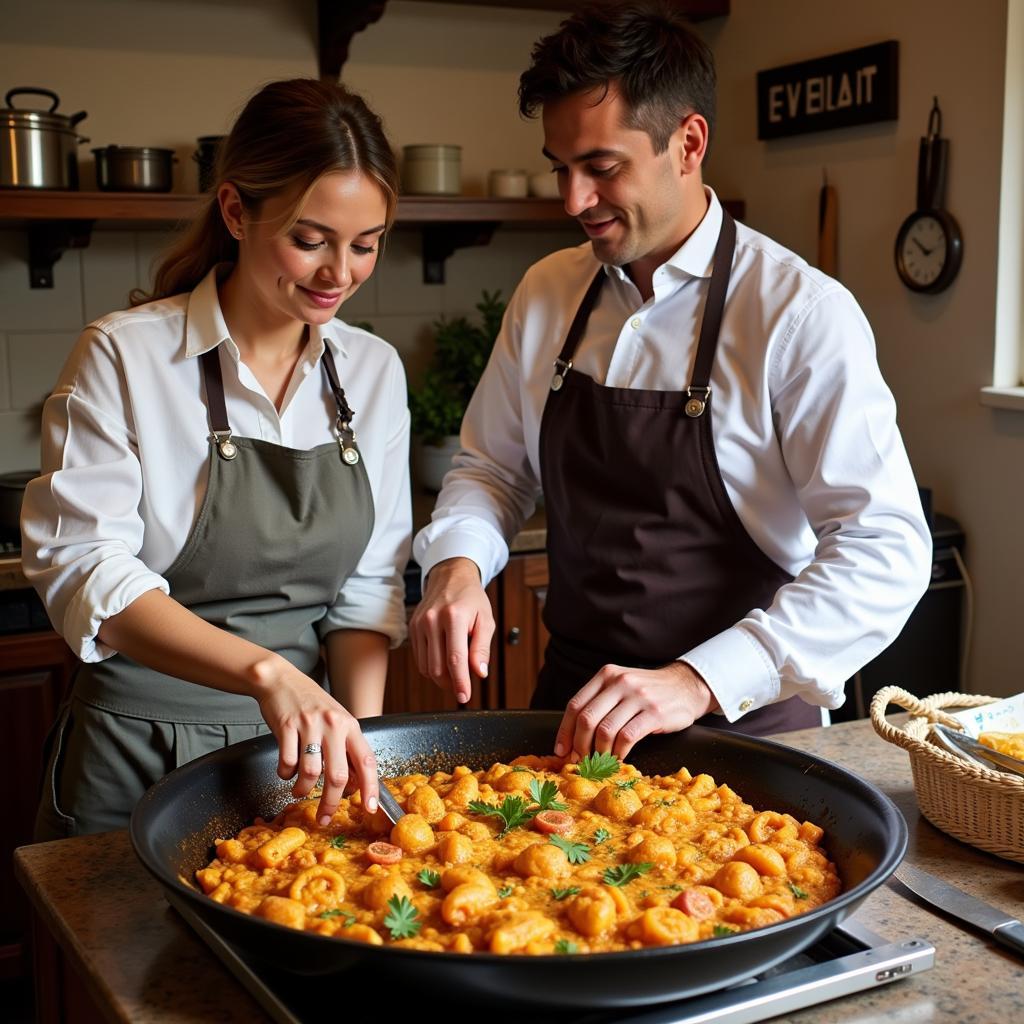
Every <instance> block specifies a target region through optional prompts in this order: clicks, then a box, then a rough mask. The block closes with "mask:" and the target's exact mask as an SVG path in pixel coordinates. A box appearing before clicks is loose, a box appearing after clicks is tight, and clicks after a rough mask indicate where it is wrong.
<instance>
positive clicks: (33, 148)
mask: <svg viewBox="0 0 1024 1024" xmlns="http://www.w3.org/2000/svg"><path fill="white" fill-rule="evenodd" d="M26 94H31V95H37V96H45V97H46V98H47V99H49V100H50V101H51V106H50V109H49V110H23V109H21V108H19V107H15V106H14V103H13V99H14V97H15V96H20V95H26ZM4 102H5V103H6V109H5V110H2V111H0V117H2V118H3V132H2V134H0V187H3V188H54V189H77V188H78V145H79V143H81V142H88V141H89V140H88V139H86V138H83V137H82V136H81V135H79V134H78V132H76V131H75V125H77V124H78V122H79V121H81V120H83V119H84V118H85V116H86V113H85V111H84V110H80V111H79V112H78V113H77V114H71V115H70V116H67V115H65V114H58V113H56V110H57V107H58V106H59V105H60V98H59V97H58V96H57V94H56V93H55V92H52V91H51V90H49V89H36V88H29V87H27V86H26V87H24V88H19V89H11V90H10V91H9V92H8V93H7V95H6V96H5V97H4Z"/></svg>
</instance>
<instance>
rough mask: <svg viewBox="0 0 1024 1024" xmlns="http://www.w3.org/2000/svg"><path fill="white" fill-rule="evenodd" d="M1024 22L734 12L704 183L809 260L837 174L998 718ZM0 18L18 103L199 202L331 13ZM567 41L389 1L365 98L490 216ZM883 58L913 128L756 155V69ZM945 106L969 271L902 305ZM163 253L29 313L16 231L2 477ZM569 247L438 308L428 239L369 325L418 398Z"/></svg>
mask: <svg viewBox="0 0 1024 1024" xmlns="http://www.w3.org/2000/svg"><path fill="white" fill-rule="evenodd" d="M1006 2H1007V0H982V2H981V3H977V4H973V5H964V4H963V3H962V2H959V0H957V2H954V0H900V2H897V3H894V2H892V0H861V2H860V3H857V4H852V5H848V4H840V3H838V2H831V0H828V2H823V0H770V2H769V0H733V4H732V6H733V12H732V14H730V15H729V17H727V18H724V19H717V20H715V21H712V22H708V23H704V24H703V25H702V26H701V28H700V31H701V32H702V33H703V34H704V35H705V37H706V38H707V39H708V41H709V42H710V43H711V44H712V46H713V47H714V49H715V52H716V55H717V58H718V62H719V69H720V79H721V90H720V102H719V132H718V137H717V141H716V146H715V152H714V154H713V158H712V161H711V163H710V165H709V169H708V177H709V180H710V181H711V182H712V183H713V184H714V185H715V186H716V187H717V188H718V190H719V192H720V194H723V195H728V196H735V197H741V198H743V199H745V200H746V203H747V211H748V212H747V219H748V221H749V222H750V223H751V224H752V225H753V226H755V227H757V228H759V229H761V230H763V231H765V232H767V233H768V234H770V235H773V236H774V237H776V238H778V239H779V240H780V241H781V242H783V243H784V244H786V245H789V246H790V247H791V248H793V249H795V250H796V251H797V252H799V253H801V254H802V255H804V256H806V257H808V258H809V259H811V260H813V259H814V257H815V230H816V220H817V201H818V188H819V186H820V184H821V175H822V168H827V170H828V175H829V180H830V181H831V182H832V184H834V185H835V186H836V187H837V189H838V192H839V222H840V254H839V259H840V276H841V278H842V280H843V281H844V282H845V283H846V284H847V285H848V286H849V287H850V288H851V289H852V291H853V292H854V294H855V295H856V296H857V298H858V299H859V301H860V302H861V304H862V306H863V307H864V309H865V311H866V313H867V315H868V317H869V319H870V320H871V323H872V324H873V326H874V329H875V333H876V337H877V340H878V351H879V359H880V361H881V364H882V367H883V370H884V371H885V374H886V376H887V378H888V380H889V382H890V384H891V386H892V388H893V391H894V392H895V394H896V398H897V401H898V403H899V408H900V420H901V424H902V428H903V432H904V436H905V438H906V441H907V446H908V448H909V450H910V454H911V458H912V460H913V462H914V465H915V468H916V470H917V474H918V478H919V480H920V482H921V483H922V484H924V485H926V486H930V487H932V488H933V489H934V493H935V504H936V507H937V508H938V509H939V510H941V511H943V512H946V513H947V514H950V515H952V516H954V517H956V518H957V519H959V520H960V521H961V522H962V524H963V525H964V527H965V529H966V531H967V536H968V554H967V560H968V564H969V566H970V569H971V572H972V575H973V578H974V583H975V591H976V595H975V596H976V602H975V603H976V618H975V627H974V633H973V656H972V659H971V672H970V683H971V688H972V689H974V690H976V691H979V692H990V693H996V694H998V693H1010V692H1015V691H1017V690H1020V689H1021V688H1022V683H1021V681H1020V675H1019V672H1018V668H1017V666H1018V665H1019V664H1020V663H1021V661H1024V630H1021V629H1020V628H1018V624H1017V620H1018V618H1019V612H1018V608H1019V606H1020V601H1019V600H1018V599H1019V598H1020V597H1021V594H1022V587H1021V583H1020V574H1021V573H1022V572H1024V536H1022V533H1021V530H1020V529H1019V528H1018V526H1017V523H1018V522H1019V521H1020V520H1021V518H1022V517H1021V514H1020V513H1019V512H1018V511H1017V510H1018V509H1019V508H1021V507H1022V506H1024V473H1022V472H1021V467H1022V466H1024V414H1021V413H1013V412H1005V411H996V410H992V409H987V408H983V407H982V406H981V405H980V404H979V402H978V390H979V388H980V387H982V386H983V385H985V384H989V383H991V374H992V357H993V348H992V346H993V332H994V320H995V266H996V251H997V222H998V202H999V166H1000V136H1001V130H1002V129H1001V126H1002V105H1003V96H1002V76H1003V66H1004V48H1005V30H1006ZM0 18H2V19H3V20H2V22H0V23H2V24H3V25H4V32H3V36H2V38H3V42H0V69H2V71H0V86H2V87H4V88H5V89H6V88H9V87H11V86H13V85H20V84H25V83H37V84H41V85H47V86H50V87H52V88H55V89H56V90H57V91H58V92H60V93H61V95H62V97H63V99H64V106H65V107H66V108H67V109H68V110H69V111H72V110H77V109H83V108H84V109H86V110H88V111H89V117H88V119H87V120H86V121H85V122H84V124H83V130H85V131H86V132H87V133H88V134H89V135H90V136H91V138H92V144H93V145H105V144H108V143H118V144H121V145H138V144H150V145H165V146H174V147H175V148H176V149H177V150H178V151H179V158H180V162H179V164H178V167H177V173H178V175H179V180H178V182H177V185H176V188H177V190H179V191H191V190H193V189H194V182H195V178H194V173H195V170H194V165H193V164H192V162H191V161H190V160H189V159H188V157H189V155H190V153H191V150H192V148H194V139H195V137H196V136H198V135H203V134H212V133H217V132H220V131H223V130H224V129H225V127H226V126H227V125H228V124H229V122H230V119H231V117H232V115H233V113H234V112H235V111H236V110H237V108H238V106H239V104H240V103H242V102H243V101H244V98H245V96H246V95H247V94H248V93H249V92H250V91H251V90H252V89H253V88H254V87H255V86H257V85H258V84H259V83H261V82H263V81H267V80H270V79H272V78H275V77H279V76H284V75H293V74H303V75H304V74H315V72H316V54H315V48H314V44H313V23H314V5H313V3H312V2H311V0H300V2H287V0H192V2H181V0H82V2H74V0H36V2H35V3H33V4H26V3H21V2H14V0H0ZM557 20H558V19H557V17H556V16H554V15H551V14H543V13H539V12H530V11H505V10H501V9H497V8H472V7H471V8H466V7H461V6H455V5H445V4H434V5H425V4H412V3H403V2H401V0H391V2H390V3H389V4H388V8H387V11H386V13H385V15H384V18H383V19H382V20H381V21H380V22H379V23H378V24H376V25H373V26H371V27H370V28H369V29H367V31H366V32H364V33H362V34H361V35H360V36H358V37H357V38H356V40H355V43H354V45H353V48H352V56H351V61H350V64H349V65H348V67H347V70H346V73H345V78H346V80H347V81H348V82H349V83H350V84H351V85H353V87H355V88H357V89H360V90H362V91H363V92H365V94H366V95H367V97H368V98H369V99H370V100H371V101H372V102H373V103H374V104H375V105H376V106H377V108H378V109H379V110H380V111H381V113H382V114H383V115H384V117H385V120H386V123H387V125H388V128H389V131H390V133H391V136H392V140H393V142H394V143H395V145H396V146H398V147H400V146H402V145H404V144H408V143H416V142H451V143H458V144H460V145H462V146H463V171H464V181H465V188H466V191H472V192H481V191H482V190H483V182H484V180H485V177H486V173H487V171H488V170H489V169H491V168H493V167H499V166H521V167H525V168H526V169H527V170H538V169H541V168H543V166H544V162H543V160H542V159H541V158H540V157H539V153H538V151H539V147H540V134H539V129H538V128H537V126H536V125H535V124H532V123H523V122H521V121H520V120H519V118H518V116H517V115H516V113H515V107H514V92H515V82H516V77H517V75H518V72H519V70H520V69H521V66H522V65H523V63H524V61H525V59H526V57H527V55H528V51H529V47H530V44H531V43H532V41H533V40H534V39H535V38H536V37H537V36H538V35H540V34H542V33H543V32H545V31H547V30H548V29H549V28H550V27H552V26H553V25H554V24H555V23H556V22H557ZM886 39H898V40H899V41H900V47H901V50H900V81H901V86H900V119H899V121H897V122H892V123H888V124H881V125H874V126H866V127H861V128H853V129H846V130H842V131H835V132H828V133H821V134H815V135H807V136H802V137H797V138H794V139H788V140H778V141H774V142H771V143H761V142H758V141H757V140H756V117H755V72H756V71H757V70H759V69H763V68H769V67H774V66H777V65H779V64H784V63H789V62H792V61H798V60H803V59H809V58H812V57H816V56H821V55H824V54H828V53H833V52H837V51H841V50H846V49H850V48H853V47H856V46H862V45H866V44H869V43H874V42H880V41H883V40H886ZM933 94H937V95H938V96H939V100H940V103H941V105H942V109H943V115H944V119H943V127H944V133H945V134H946V135H947V136H948V137H949V138H950V140H951V146H952V155H951V166H950V179H949V188H948V193H947V205H948V207H949V209H950V210H951V211H952V212H953V213H954V215H955V216H956V217H957V218H958V220H959V221H960V224H961V227H962V229H963V232H964V239H965V258H964V264H963V269H962V271H961V273H960V276H959V278H958V280H957V281H956V282H955V284H954V285H953V286H952V288H950V289H949V290H948V291H947V292H945V293H943V294H942V295H939V296H935V297H921V296H915V295H913V294H912V293H910V292H909V291H907V290H906V289H905V288H904V287H903V286H902V285H901V284H900V283H899V280H898V278H897V276H896V273H895V270H894V268H893V257H892V251H893V243H894V239H895V235H896V231H897V229H898V227H899V224H900V222H901V221H902V219H903V218H904V217H905V216H906V215H907V213H909V212H910V211H911V209H912V208H913V205H914V199H915V180H916V178H915V175H916V160H917V143H918V138H919V136H920V135H921V134H922V133H923V132H924V129H925V127H926V122H927V115H928V110H929V108H930V105H931V97H932V95H933ZM83 150H84V147H83ZM84 157H85V160H86V167H88V161H89V160H91V157H90V156H89V154H88V153H84ZM158 238H159V236H157V235H154V234H153V233H140V234H132V233H127V232H116V233H109V232H108V233H97V234H96V236H95V238H94V242H93V245H92V247H91V248H90V249H89V250H87V251H85V252H84V253H69V254H67V255H65V256H64V258H63V259H62V260H61V262H60V263H59V264H58V265H57V274H56V277H57V287H56V288H55V289H54V291H53V292H50V293H45V292H31V293H30V292H29V290H28V288H27V285H26V284H25V281H26V278H27V272H26V270H25V268H24V264H23V263H22V262H21V257H20V250H21V247H22V246H23V244H24V240H23V237H22V236H21V235H20V234H19V233H17V232H0V438H2V439H3V444H2V447H0V468H14V467H15V466H16V465H22V464H26V460H27V459H31V458H32V455H33V452H34V444H35V441H34V436H33V430H32V425H31V423H30V422H29V421H28V419H27V418H26V417H25V415H24V412H23V408H24V406H26V405H28V404H30V400H34V399H35V398H36V397H38V394H39V393H41V391H42V390H44V389H45V386H46V382H47V380H49V379H51V378H52V374H53V372H55V366H56V365H59V361H60V359H61V358H63V352H65V351H66V348H67V345H68V344H70V341H71V340H73V337H74V334H75V332H76V331H77V329H78V327H79V326H80V324H81V322H82V320H83V319H85V318H87V317H89V316H92V315H95V314H97V313H100V312H102V311H104V310H106V309H109V308H112V307H113V306H116V305H119V304H120V303H121V301H122V296H123V295H124V293H125V292H126V291H127V290H128V288H129V287H131V286H132V285H134V284H135V283H137V282H139V281H141V280H143V279H144V278H145V276H146V273H147V270H148V266H149V262H150V259H151V257H152V254H153V251H154V249H155V246H156V244H157V240H158ZM574 238H575V236H574V235H573V234H572V231H571V230H570V231H569V232H567V233H559V232H549V233H546V234H540V233H533V232H522V231H509V230H507V229H503V230H502V231H501V232H500V233H499V235H498V236H497V237H496V238H495V241H494V242H493V243H492V245H491V246H490V247H489V248H488V249H473V250H463V251H461V252H460V253H458V254H456V256H455V257H453V259H452V260H451V261H450V263H449V274H448V281H449V283H448V284H447V285H445V286H443V287H440V288H437V287H435V288H431V287H428V286H424V285H422V284H420V283H419V265H418V257H417V236H416V234H415V233H414V232H411V231H408V230H401V231H399V232H397V233H396V235H395V237H394V238H393V239H392V244H391V246H390V249H389V251H388V253H387V256H386V260H385V263H384V266H383V267H382V268H381V271H380V273H379V275H378V276H377V278H376V280H375V281H374V282H373V284H372V286H371V287H369V288H367V289H366V291H365V293H361V294H360V295H359V296H358V297H357V298H356V299H355V300H354V304H353V307H352V309H351V310H350V315H351V316H352V317H353V318H356V317H357V316H358V317H365V318H367V319H370V320H371V321H372V322H373V323H374V325H375V327H376V328H377V330H378V331H379V332H380V333H382V334H383V335H384V336H385V337H388V338H389V339H391V340H392V341H394V342H395V343H396V344H397V345H398V346H399V348H400V349H401V350H402V351H403V355H404V356H405V357H406V359H407V363H408V365H409V367H410V372H411V374H412V376H414V377H415V376H416V374H417V372H418V368H419V367H420V366H421V365H422V361H423V358H424V356H425V353H426V351H427V349H428V348H429V324H430V321H431V320H432V319H433V317H435V316H436V315H437V314H438V313H440V312H442V311H447V312H462V311H468V310H470V309H471V308H472V305H473V303H474V302H475V301H476V297H477V295H478V294H479V289H480V288H481V287H502V288H504V289H505V290H506V293H507V291H508V290H509V289H510V288H511V286H512V284H513V283H514V281H515V279H516V277H517V276H518V274H519V273H520V272H521V270H522V269H523V267H525V266H526V265H527V264H528V263H529V262H530V261H531V260H532V259H534V258H536V256H538V255H540V254H541V253H543V252H544V251H547V250H549V249H550V248H553V247H556V246H558V245H562V244H566V243H568V242H571V241H573V240H574ZM29 464H30V463H29Z"/></svg>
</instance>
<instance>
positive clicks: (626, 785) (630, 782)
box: [615, 779, 639, 789]
mask: <svg viewBox="0 0 1024 1024" xmlns="http://www.w3.org/2000/svg"><path fill="white" fill-rule="evenodd" d="M638 781H639V780H638V779H621V780H620V781H617V782H616V783H615V785H616V786H617V787H618V788H619V789H632V788H633V787H634V786H635V785H636V784H637V782H638Z"/></svg>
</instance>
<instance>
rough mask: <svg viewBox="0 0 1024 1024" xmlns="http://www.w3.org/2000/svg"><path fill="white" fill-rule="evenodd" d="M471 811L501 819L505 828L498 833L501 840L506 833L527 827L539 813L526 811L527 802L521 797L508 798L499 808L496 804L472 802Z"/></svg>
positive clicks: (470, 803)
mask: <svg viewBox="0 0 1024 1024" xmlns="http://www.w3.org/2000/svg"><path fill="white" fill-rule="evenodd" d="M469 809H470V810H471V811H472V812H473V813H474V814H488V815H491V816H492V817H495V818H501V820H502V821H503V822H504V823H505V827H504V828H503V829H502V830H501V831H500V832H499V833H498V838H499V839H500V838H501V837H502V836H503V835H505V833H506V832H509V831H511V830H512V829H514V828H521V827H522V826H523V825H526V824H527V823H528V822H529V821H530V819H531V818H532V817H533V816H534V815H535V814H536V813H537V811H536V810H532V811H528V810H527V809H526V801H525V800H524V799H523V798H522V797H521V796H507V797H505V799H504V800H502V801H501V804H500V805H498V806H497V807H496V806H495V805H494V804H487V803H484V802H483V800H470V802H469Z"/></svg>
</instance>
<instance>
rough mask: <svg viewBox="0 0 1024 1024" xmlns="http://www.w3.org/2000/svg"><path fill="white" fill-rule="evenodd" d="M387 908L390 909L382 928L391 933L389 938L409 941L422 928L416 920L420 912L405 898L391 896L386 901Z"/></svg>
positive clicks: (420, 922) (420, 923)
mask: <svg viewBox="0 0 1024 1024" xmlns="http://www.w3.org/2000/svg"><path fill="white" fill-rule="evenodd" d="M388 907H389V908H390V909H389V910H388V913H387V915H386V916H385V918H384V927H385V928H387V929H388V931H390V932H391V938H393V939H411V938H412V937H413V936H414V935H415V934H416V933H417V932H418V931H419V930H420V928H422V927H423V922H422V921H417V920H416V918H417V917H419V916H420V912H419V911H418V910H417V909H416V908H415V907H414V906H413V905H412V904H411V903H410V902H409V898H408V897H407V896H401V897H399V896H392V897H391V899H389V900H388Z"/></svg>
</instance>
